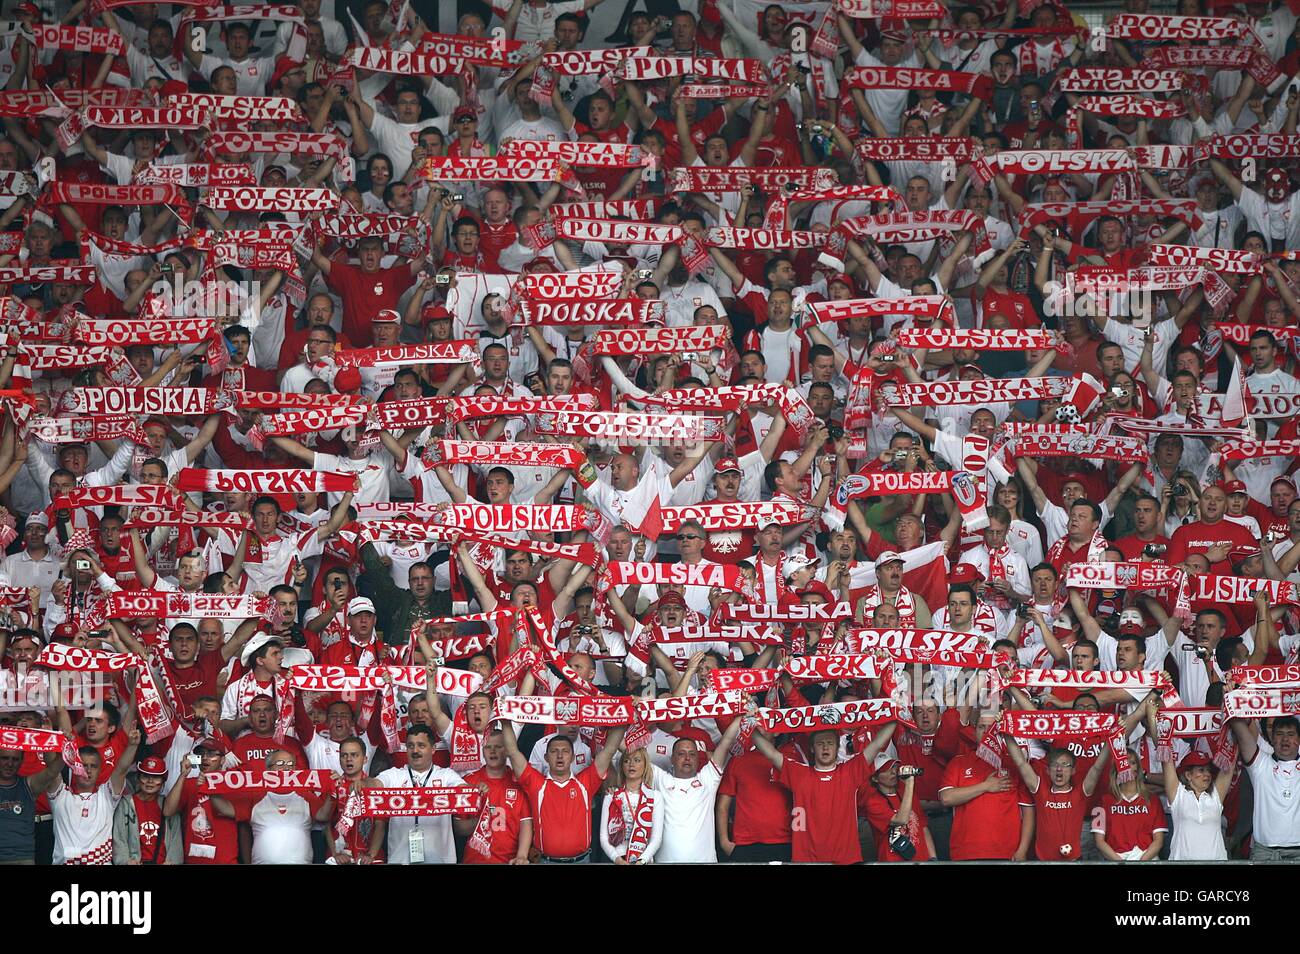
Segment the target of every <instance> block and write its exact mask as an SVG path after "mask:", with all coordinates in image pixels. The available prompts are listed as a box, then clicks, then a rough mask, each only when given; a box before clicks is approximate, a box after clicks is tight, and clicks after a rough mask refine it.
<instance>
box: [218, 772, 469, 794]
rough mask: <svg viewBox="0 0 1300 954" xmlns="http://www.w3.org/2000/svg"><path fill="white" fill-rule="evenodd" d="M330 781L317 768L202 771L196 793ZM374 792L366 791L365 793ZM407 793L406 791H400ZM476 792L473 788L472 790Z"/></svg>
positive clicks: (316, 785) (301, 788)
mask: <svg viewBox="0 0 1300 954" xmlns="http://www.w3.org/2000/svg"><path fill="white" fill-rule="evenodd" d="M333 787H334V783H333V778H332V776H331V775H330V773H329V772H327V771H324V770H321V769H310V770H309V769H288V770H285V771H275V770H272V769H226V770H224V771H221V772H206V773H204V774H203V775H201V776H199V791H201V792H202V793H203V794H204V795H221V796H224V797H226V798H231V797H238V796H243V795H264V794H267V793H270V792H277V793H283V792H315V793H318V794H320V793H324V792H329V791H332V790H333ZM372 791H375V789H367V792H372ZM402 791H405V792H408V793H409V792H410V789H402ZM475 791H477V789H476V790H475Z"/></svg>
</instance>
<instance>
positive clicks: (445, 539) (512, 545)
mask: <svg viewBox="0 0 1300 954" xmlns="http://www.w3.org/2000/svg"><path fill="white" fill-rule="evenodd" d="M360 527H361V529H360V539H361V540H363V541H365V542H368V543H370V542H374V541H375V540H418V541H424V542H428V541H436V542H438V543H450V544H455V543H461V542H464V543H477V544H481V545H483V546H487V547H498V548H500V549H503V550H523V551H524V552H526V553H537V554H541V555H542V556H544V557H548V558H550V559H560V560H573V561H574V562H575V563H581V564H583V565H584V566H590V567H596V566H598V565H599V564H600V562H601V559H602V558H601V555H600V551H599V550H598V549H597V547H596V545H595V544H594V543H551V542H549V541H546V540H531V539H528V538H527V537H524V538H521V539H515V538H513V537H505V536H498V535H496V534H494V533H487V532H483V531H479V530H472V529H466V528H464V527H456V526H445V525H439V524H428V523H417V522H415V521H413V520H370V521H366V522H364V523H362V524H361V525H360ZM484 569H486V568H484Z"/></svg>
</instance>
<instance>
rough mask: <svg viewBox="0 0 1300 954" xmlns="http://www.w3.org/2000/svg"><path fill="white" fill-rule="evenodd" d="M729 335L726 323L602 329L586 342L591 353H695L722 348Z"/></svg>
mask: <svg viewBox="0 0 1300 954" xmlns="http://www.w3.org/2000/svg"><path fill="white" fill-rule="evenodd" d="M730 334H731V332H730V329H729V328H728V327H727V326H726V325H684V326H678V327H673V328H603V329H601V330H600V331H598V332H596V334H595V335H593V336H592V338H591V341H590V342H589V343H588V344H589V345H590V347H591V352H592V354H597V355H642V354H677V353H679V352H682V351H687V352H697V353H698V352H705V351H712V350H713V349H715V348H719V349H720V348H723V347H724V346H725V345H726V342H727V340H728V339H729V337H730Z"/></svg>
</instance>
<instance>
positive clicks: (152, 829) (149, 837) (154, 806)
mask: <svg viewBox="0 0 1300 954" xmlns="http://www.w3.org/2000/svg"><path fill="white" fill-rule="evenodd" d="M131 797H132V798H133V799H135V817H136V819H137V820H138V821H139V823H140V860H141V861H143V862H146V863H148V862H153V863H156V864H160V865H161V864H166V862H167V839H166V838H165V837H164V836H163V816H162V805H161V804H160V803H159V801H158V799H156V798H151V799H149V800H147V801H146V800H145V799H143V798H141V797H140V796H139V795H132V796H131ZM155 849H156V850H157V852H158V854H157V856H155V855H154V851H155Z"/></svg>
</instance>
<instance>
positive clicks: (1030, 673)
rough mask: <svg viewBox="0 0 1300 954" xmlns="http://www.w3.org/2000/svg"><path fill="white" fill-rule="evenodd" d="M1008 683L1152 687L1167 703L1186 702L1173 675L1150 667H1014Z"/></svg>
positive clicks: (1043, 686) (1040, 686)
mask: <svg viewBox="0 0 1300 954" xmlns="http://www.w3.org/2000/svg"><path fill="white" fill-rule="evenodd" d="M1006 685H1007V686H1010V687H1015V688H1018V689H1052V688H1067V689H1085V690H1092V689H1149V690H1151V691H1153V692H1158V693H1160V698H1161V700H1162V702H1163V703H1164V705H1165V706H1181V705H1182V702H1181V701H1180V700H1179V698H1178V693H1177V691H1175V689H1174V686H1173V683H1172V682H1170V681H1169V674H1168V673H1167V672H1156V671H1152V670H1149V669H1139V670H1134V671H1122V670H1118V669H1115V670H1104V669H1093V670H1088V671H1084V670H1078V669H1014V670H1012V672H1011V676H1010V678H1009V679H1008V680H1007V681H1006Z"/></svg>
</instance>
